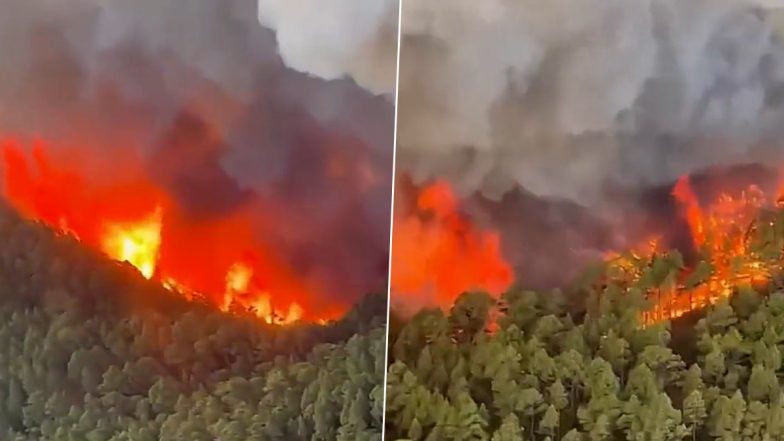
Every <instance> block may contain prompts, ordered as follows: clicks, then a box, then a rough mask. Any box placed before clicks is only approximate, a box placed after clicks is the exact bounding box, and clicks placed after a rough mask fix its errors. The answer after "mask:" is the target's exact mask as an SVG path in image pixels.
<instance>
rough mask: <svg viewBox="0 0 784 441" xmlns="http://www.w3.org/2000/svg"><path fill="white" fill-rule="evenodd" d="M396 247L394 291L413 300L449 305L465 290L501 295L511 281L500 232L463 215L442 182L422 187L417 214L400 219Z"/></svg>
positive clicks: (394, 245) (455, 199)
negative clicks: (480, 225) (481, 226)
mask: <svg viewBox="0 0 784 441" xmlns="http://www.w3.org/2000/svg"><path fill="white" fill-rule="evenodd" d="M392 250H393V255H392V258H393V261H392V268H393V270H392V275H391V285H392V290H393V291H394V292H395V293H396V295H401V296H410V297H411V300H412V301H413V300H414V299H415V298H420V299H421V298H427V297H430V298H432V297H435V301H436V303H437V304H439V305H442V306H448V305H451V304H452V303H453V301H454V300H455V298H456V297H457V296H459V295H460V294H462V293H463V292H465V291H469V290H474V289H477V290H484V291H487V292H490V293H493V294H500V293H501V292H503V291H504V290H506V289H507V288H508V287H509V286H510V285H511V283H512V279H513V273H512V269H511V266H510V265H509V264H508V263H507V262H506V261H505V260H504V258H503V256H502V255H501V246H500V237H499V234H498V233H497V232H493V231H483V230H481V229H480V228H478V227H477V226H476V225H474V224H472V223H471V222H470V221H469V220H468V219H467V218H466V217H465V216H463V215H462V214H461V213H460V211H459V201H458V199H457V197H456V196H455V195H454V193H453V192H452V190H451V188H450V186H449V184H448V183H446V182H443V181H439V182H435V183H432V184H431V185H429V186H427V187H425V188H424V189H422V190H421V191H420V192H419V195H418V197H417V200H416V206H415V207H414V210H413V212H412V213H411V214H410V215H408V216H406V217H404V218H400V219H397V220H396V221H395V225H394V229H393V246H392Z"/></svg>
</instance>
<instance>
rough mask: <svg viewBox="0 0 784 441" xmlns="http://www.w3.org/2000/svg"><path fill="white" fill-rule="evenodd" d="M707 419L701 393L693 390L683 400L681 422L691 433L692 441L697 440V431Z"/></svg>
mask: <svg viewBox="0 0 784 441" xmlns="http://www.w3.org/2000/svg"><path fill="white" fill-rule="evenodd" d="M707 417H708V414H707V412H706V409H705V401H704V400H703V399H702V392H700V390H699V389H693V390H692V391H691V393H689V395H687V396H686V398H685V399H684V400H683V422H684V423H685V424H686V427H687V428H688V429H689V431H690V432H691V439H692V440H696V439H697V430H699V428H700V427H702V425H703V424H704V422H705V419H706V418H707Z"/></svg>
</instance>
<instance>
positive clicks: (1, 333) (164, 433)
mask: <svg viewBox="0 0 784 441" xmlns="http://www.w3.org/2000/svg"><path fill="white" fill-rule="evenodd" d="M0 238H2V248H1V249H0V440H3V441H28V440H29V441H49V440H51V441H158V440H160V441H262V440H264V441H266V440H280V441H284V440H285V441H291V440H294V441H296V440H308V441H310V440H313V441H317V440H374V441H375V440H380V439H381V421H382V412H383V396H384V394H383V379H384V372H385V365H384V355H385V352H384V351H385V321H386V296H384V295H368V296H366V297H365V298H364V300H362V301H361V302H359V303H358V304H356V305H355V307H354V308H353V309H352V310H351V311H349V312H348V313H347V314H346V315H345V316H344V317H343V318H342V319H341V320H338V321H335V322H331V323H328V324H326V325H317V324H309V323H296V324H293V325H288V326H276V325H268V324H266V323H263V322H260V321H259V320H258V319H257V318H256V317H255V316H253V315H252V314H250V313H248V314H241V313H233V314H228V313H223V312H220V311H218V310H216V309H215V308H214V307H212V306H209V305H207V304H206V303H199V302H192V301H187V300H185V299H183V298H182V297H181V296H179V295H176V294H174V293H172V292H169V291H168V290H166V289H164V288H163V287H162V286H161V285H160V284H158V283H157V282H154V281H150V280H147V279H145V278H143V277H141V275H140V274H139V273H138V272H137V271H136V270H135V269H134V268H132V267H131V266H130V265H128V264H121V263H117V262H114V261H111V260H109V259H108V258H106V257H104V256H103V255H101V254H100V253H99V252H97V251H92V250H90V249H88V248H87V247H84V246H83V245H81V244H80V243H78V241H76V239H74V238H73V237H70V236H66V235H61V234H55V233H54V232H53V231H52V230H50V229H48V228H46V227H45V226H43V225H41V224H38V223H32V222H28V221H25V220H22V219H21V218H20V217H19V216H17V215H16V213H15V212H12V211H10V210H9V209H7V208H5V207H2V209H0Z"/></svg>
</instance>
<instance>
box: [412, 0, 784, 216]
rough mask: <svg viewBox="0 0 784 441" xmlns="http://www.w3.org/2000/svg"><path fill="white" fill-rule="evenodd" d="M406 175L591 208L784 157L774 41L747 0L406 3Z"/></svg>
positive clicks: (783, 67)
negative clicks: (630, 193) (627, 193)
mask: <svg viewBox="0 0 784 441" xmlns="http://www.w3.org/2000/svg"><path fill="white" fill-rule="evenodd" d="M403 11H404V12H403V34H404V40H403V44H402V57H401V65H400V68H401V78H400V91H399V94H400V103H399V106H400V107H399V117H400V122H399V126H398V130H399V132H398V134H399V144H398V154H399V157H400V161H399V163H400V164H401V167H403V168H405V169H407V170H408V171H411V172H413V174H414V176H415V177H417V178H419V179H427V178H432V177H435V176H438V177H447V178H449V179H450V180H451V181H452V182H453V183H454V184H456V185H457V187H458V189H460V190H462V191H463V192H465V193H469V192H473V191H477V190H478V191H481V192H483V193H484V194H486V195H488V196H490V197H499V196H500V195H501V194H503V193H505V192H507V191H509V190H511V189H513V188H514V187H516V186H521V187H523V188H525V189H526V190H528V191H531V192H533V193H534V194H536V195H539V196H547V197H557V198H566V199H570V200H573V201H579V202H581V203H585V204H588V205H590V204H593V203H596V202H600V201H601V200H602V199H603V198H604V196H605V193H606V192H608V191H609V190H610V189H612V190H615V191H617V190H618V189H622V190H627V189H636V188H644V187H647V186H650V185H655V184H661V183H665V182H668V181H671V180H674V179H675V178H677V177H678V176H680V175H682V174H685V173H689V172H692V171H695V170H698V169H701V168H704V167H707V166H712V165H717V164H728V163H735V162H748V161H754V160H765V159H769V158H780V157H781V153H782V147H784V145H782V136H784V126H783V125H782V121H784V42H783V41H782V39H781V37H779V36H776V35H775V33H774V31H773V28H772V26H771V25H770V24H769V21H771V20H770V19H769V18H768V15H769V13H767V12H764V11H763V10H761V9H759V8H757V7H755V6H751V2H750V1H746V0H646V1H633V2H630V1H625V0H611V1H605V0H601V1H599V0H580V1H574V0H556V1H549V2H545V3H543V2H539V1H517V2H506V1H486V2H481V3H477V2H471V1H453V2H442V1H439V0H422V1H416V2H407V3H405V4H404V7H403Z"/></svg>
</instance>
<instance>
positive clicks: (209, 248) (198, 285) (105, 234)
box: [2, 139, 333, 324]
mask: <svg viewBox="0 0 784 441" xmlns="http://www.w3.org/2000/svg"><path fill="white" fill-rule="evenodd" d="M2 147H3V160H4V161H3V165H4V189H3V191H4V196H5V198H6V199H7V200H8V201H9V202H10V203H11V204H12V205H13V206H14V207H15V208H16V209H17V210H18V211H19V212H20V213H22V214H23V215H24V216H26V217H28V218H30V219H34V220H37V221H40V222H43V223H44V224H46V225H48V226H49V227H51V228H53V229H54V230H56V231H57V232H59V233H61V234H68V235H71V236H73V237H75V238H76V239H78V240H79V241H81V242H82V243H84V244H86V245H88V246H91V247H94V248H95V249H98V250H100V251H102V252H104V253H105V254H106V255H107V256H108V257H110V258H112V259H114V260H117V261H120V262H127V263H129V264H131V265H133V266H134V267H135V268H136V269H138V271H139V272H140V273H141V275H142V276H144V277H145V278H147V279H153V280H158V281H160V282H161V283H162V284H163V285H164V286H165V287H166V288H168V289H169V290H171V291H174V292H177V293H180V294H182V295H183V296H185V297H186V298H191V299H192V298H195V297H202V298H205V299H207V300H209V301H211V302H213V303H215V304H216V306H217V307H219V308H220V309H221V310H224V311H229V310H245V311H252V312H253V313H255V314H256V315H258V316H259V318H261V319H262V320H263V321H265V322H267V323H274V324H288V323H292V322H295V321H298V320H301V319H304V320H313V321H323V320H324V319H325V318H333V317H323V316H321V315H318V314H315V313H313V312H311V311H308V309H307V306H308V299H309V297H308V294H309V293H308V292H307V289H306V288H305V286H304V284H303V283H301V282H300V281H299V280H298V278H297V276H296V274H295V273H294V272H293V271H292V270H291V269H290V268H289V267H288V266H287V265H286V264H285V263H283V262H282V261H281V260H280V259H278V258H276V256H275V254H274V253H273V251H272V250H271V249H268V248H266V247H264V246H263V245H262V244H261V243H259V242H258V241H256V240H255V239H254V234H253V219H252V218H251V216H250V215H244V214H242V213H239V214H237V215H236V216H234V217H232V218H228V219H222V220H220V221H215V220H210V221H204V220H195V219H187V218H186V217H185V216H184V215H183V214H182V210H180V209H179V207H178V206H177V204H176V203H175V202H174V201H173V200H172V198H170V197H168V195H167V194H166V192H165V191H164V190H163V189H161V188H160V187H158V186H156V185H154V184H153V183H151V182H150V181H148V180H147V179H145V178H144V175H143V174H141V173H139V172H137V171H136V169H135V167H133V164H130V165H129V166H128V167H127V169H125V170H118V171H117V173H112V175H113V176H112V178H111V179H109V182H108V183H107V182H100V181H99V180H96V179H90V178H88V175H89V174H88V173H87V172H86V171H85V168H84V166H83V165H80V164H77V162H76V161H74V160H70V161H69V160H68V159H64V158H66V156H62V158H63V159H61V157H60V156H57V157H56V159H55V155H54V154H53V153H52V152H50V151H49V150H47V149H46V144H44V143H43V142H41V141H37V142H36V143H35V144H34V146H33V149H32V162H29V161H28V158H27V156H26V154H25V153H24V149H23V145H22V143H21V142H18V141H16V140H13V139H9V140H6V141H5V142H4V143H3V145H2ZM70 153H73V152H70Z"/></svg>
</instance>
